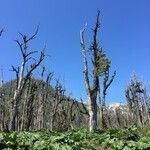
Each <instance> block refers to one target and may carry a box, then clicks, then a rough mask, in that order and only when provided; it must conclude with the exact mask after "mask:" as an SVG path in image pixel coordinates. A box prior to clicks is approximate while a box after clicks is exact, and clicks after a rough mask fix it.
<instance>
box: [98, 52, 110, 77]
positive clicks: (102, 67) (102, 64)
mask: <svg viewBox="0 0 150 150" xmlns="http://www.w3.org/2000/svg"><path fill="white" fill-rule="evenodd" d="M110 63H111V62H110V60H109V59H108V58H107V56H106V54H105V53H104V52H103V50H102V49H101V50H99V51H98V52H97V58H96V69H97V70H96V72H97V75H98V76H101V75H103V74H104V72H105V71H107V69H108V68H109V66H110Z"/></svg>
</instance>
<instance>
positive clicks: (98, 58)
mask: <svg viewBox="0 0 150 150" xmlns="http://www.w3.org/2000/svg"><path fill="white" fill-rule="evenodd" d="M99 15H100V12H99V11H98V14H97V17H96V24H95V27H94V28H93V40H92V42H91V45H90V47H89V49H88V52H89V56H90V61H88V60H87V55H86V49H85V41H84V32H85V28H84V29H82V30H80V42H81V48H82V56H83V64H84V71H83V75H84V82H85V87H86V93H87V97H88V112H89V130H90V131H91V132H94V131H95V130H96V129H97V97H98V93H99V90H100V83H99V77H100V76H102V75H103V74H104V72H105V71H106V69H107V68H108V66H109V64H110V61H109V59H108V58H107V57H106V55H105V53H104V52H103V50H102V48H101V47H100V46H99V42H98V40H97V34H98V29H99V28H100V22H99ZM88 62H89V63H91V66H92V71H91V72H90V68H89V67H88ZM91 74H92V77H91V78H90V77H89V75H91Z"/></svg>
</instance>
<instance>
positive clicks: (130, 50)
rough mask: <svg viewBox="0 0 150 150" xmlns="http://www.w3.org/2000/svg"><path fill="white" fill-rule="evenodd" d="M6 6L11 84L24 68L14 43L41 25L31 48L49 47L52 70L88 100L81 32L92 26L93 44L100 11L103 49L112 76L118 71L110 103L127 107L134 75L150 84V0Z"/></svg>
mask: <svg viewBox="0 0 150 150" xmlns="http://www.w3.org/2000/svg"><path fill="white" fill-rule="evenodd" d="M0 5H1V7H0V27H4V28H5V33H4V35H3V36H2V37H1V38H0V52H1V53H0V65H3V68H4V78H5V81H8V80H10V79H12V78H13V77H14V76H13V73H12V72H10V71H9V69H10V68H11V65H12V64H13V65H17V64H19V60H20V55H19V54H20V53H19V50H18V48H17V46H16V43H15V42H14V41H13V40H14V39H16V38H18V31H19V32H23V33H33V32H34V30H35V28H36V26H37V25H38V24H40V30H39V34H38V37H37V38H36V40H35V41H33V42H32V46H31V48H32V49H36V50H38V49H39V50H40V49H42V47H43V46H44V45H45V44H46V45H47V50H46V53H47V54H49V55H50V56H51V57H50V58H47V60H46V61H45V63H46V66H47V67H48V68H49V69H50V70H52V71H54V73H55V77H61V78H63V79H64V80H65V85H66V88H67V90H68V92H72V95H73V96H74V97H76V98H80V97H83V98H85V90H84V83H83V75H82V68H83V63H82V56H81V48H80V40H79V30H80V29H81V27H83V25H84V24H85V22H87V23H88V27H87V28H89V30H88V31H87V38H86V39H87V42H89V41H90V39H89V38H90V36H89V33H90V29H91V27H92V26H93V25H94V23H95V15H96V13H97V10H100V11H101V16H100V20H101V31H100V34H99V39H100V42H101V46H102V47H103V49H104V50H105V52H106V54H107V55H108V57H109V58H110V59H111V60H112V70H116V71H117V76H116V78H115V80H114V82H113V84H112V85H111V87H110V90H109V92H108V97H107V101H109V102H110V103H111V102H124V101H125V97H124V89H125V87H126V84H127V81H128V79H129V77H130V76H131V74H132V73H133V72H135V73H137V75H138V76H140V77H141V78H142V79H144V80H145V82H148V81H150V69H149V65H150V63H149V59H150V41H149V40H150V1H149V0H13V1H12V0H1V1H0ZM148 85H149V83H148Z"/></svg>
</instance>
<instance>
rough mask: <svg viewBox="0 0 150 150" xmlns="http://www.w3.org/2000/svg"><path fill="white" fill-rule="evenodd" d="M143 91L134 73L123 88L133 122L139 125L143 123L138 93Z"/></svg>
mask: <svg viewBox="0 0 150 150" xmlns="http://www.w3.org/2000/svg"><path fill="white" fill-rule="evenodd" d="M143 93H144V89H143V87H142V83H141V82H140V81H139V80H137V78H136V76H135V75H134V76H133V78H132V79H131V81H130V83H129V85H128V86H127V88H126V90H125V96H126V98H127V102H128V107H129V110H130V113H131V115H132V119H133V122H134V123H135V124H137V125H139V126H142V124H143V122H142V113H141V109H142V105H141V102H140V101H141V99H140V95H141V94H143Z"/></svg>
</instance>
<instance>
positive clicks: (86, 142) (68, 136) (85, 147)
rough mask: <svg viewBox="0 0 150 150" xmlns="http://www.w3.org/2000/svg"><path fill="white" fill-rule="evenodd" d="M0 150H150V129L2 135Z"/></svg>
mask: <svg viewBox="0 0 150 150" xmlns="http://www.w3.org/2000/svg"><path fill="white" fill-rule="evenodd" d="M0 150H150V131H149V128H145V129H137V128H136V127H135V126H132V127H128V128H123V129H109V130H99V131H97V132H96V133H90V132H88V130H86V129H73V130H70V131H67V132H53V131H50V130H48V129H42V130H37V131H30V132H26V131H24V132H12V133H5V132H1V133H0Z"/></svg>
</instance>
